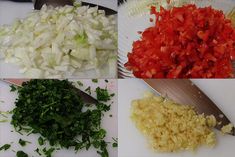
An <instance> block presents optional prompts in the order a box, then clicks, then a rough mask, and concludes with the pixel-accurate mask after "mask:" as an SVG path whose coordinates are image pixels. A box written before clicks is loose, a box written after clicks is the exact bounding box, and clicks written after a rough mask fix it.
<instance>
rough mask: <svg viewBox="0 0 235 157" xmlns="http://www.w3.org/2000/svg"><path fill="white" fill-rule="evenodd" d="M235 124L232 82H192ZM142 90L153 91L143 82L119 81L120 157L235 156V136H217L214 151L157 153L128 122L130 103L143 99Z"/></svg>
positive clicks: (233, 85) (234, 86) (129, 121)
mask: <svg viewBox="0 0 235 157" xmlns="http://www.w3.org/2000/svg"><path fill="white" fill-rule="evenodd" d="M193 82H194V83H195V84H196V85H198V86H199V87H200V88H201V89H202V91H204V92H205V94H207V95H208V96H209V97H210V98H211V99H212V100H213V101H214V102H215V103H216V104H217V106H218V107H219V108H220V109H221V110H222V111H223V112H224V114H225V115H226V116H227V117H228V118H229V119H230V120H231V122H232V123H233V124H235V114H234V113H235V105H234V102H235V97H234V93H235V80H193ZM145 91H152V90H151V89H150V88H149V87H148V86H147V85H146V84H145V83H144V82H143V81H142V80H138V79H125V80H119V81H118V134H119V135H118V136H119V141H118V142H119V147H118V153H119V156H120V157H232V156H234V154H235V149H234V148H235V136H230V135H225V136H222V135H221V134H220V132H216V133H217V138H218V143H217V145H216V147H215V148H208V147H206V146H203V147H200V148H199V149H198V151H196V152H195V153H194V152H191V151H190V152H179V153H156V152H153V151H152V150H151V149H150V148H149V145H148V144H147V141H146V139H145V137H144V136H143V135H142V134H141V133H140V132H139V131H138V130H137V128H136V127H135V126H134V124H133V123H132V121H131V120H130V106H131V100H133V99H138V98H142V96H143V93H144V92H145Z"/></svg>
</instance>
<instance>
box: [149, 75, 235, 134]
mask: <svg viewBox="0 0 235 157" xmlns="http://www.w3.org/2000/svg"><path fill="white" fill-rule="evenodd" d="M144 81H145V82H146V83H147V84H148V85H149V86H150V87H151V88H152V89H153V90H155V91H156V92H157V93H158V94H160V95H162V96H165V97H167V98H169V99H171V100H174V101H175V102H177V103H180V104H185V105H192V106H194V107H195V109H196V111H197V112H198V113H199V114H202V113H204V114H205V115H214V116H215V118H216V120H217V121H218V122H221V123H220V124H217V125H216V126H215V128H216V129H218V130H221V128H222V127H223V126H224V125H227V124H229V123H231V122H230V120H229V119H228V118H227V117H226V115H225V114H224V113H223V112H222V111H221V110H220V109H219V108H218V107H217V106H216V104H215V103H214V102H213V101H212V100H211V99H210V98H209V97H208V96H206V94H204V93H203V92H202V91H201V90H200V89H199V88H198V87H197V86H196V85H195V84H194V83H193V82H192V81H190V80H188V79H174V80H172V79H144ZM231 135H233V136H235V128H233V130H232V132H231Z"/></svg>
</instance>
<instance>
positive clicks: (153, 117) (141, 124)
mask: <svg viewBox="0 0 235 157" xmlns="http://www.w3.org/2000/svg"><path fill="white" fill-rule="evenodd" d="M131 119H132V120H133V122H134V123H135V125H136V127H137V128H138V129H139V130H140V131H141V132H142V133H143V134H144V135H145V136H146V137H147V138H148V140H149V143H150V145H151V147H152V148H153V149H154V150H156V151H159V152H176V151H182V150H195V149H197V148H198V147H199V146H200V145H208V146H215V144H216V137H215V136H216V134H215V132H214V131H213V127H214V126H215V125H216V123H217V122H216V119H215V117H214V116H213V115H211V116H205V115H204V114H200V115H199V114H197V112H196V111H195V110H194V109H193V108H192V107H191V106H189V105H182V104H177V103H175V102H173V101H171V100H166V99H165V98H163V97H159V96H154V95H153V94H152V93H146V94H145V97H144V98H142V99H138V100H133V101H132V106H131Z"/></svg>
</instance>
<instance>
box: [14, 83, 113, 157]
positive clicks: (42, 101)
mask: <svg viewBox="0 0 235 157" xmlns="http://www.w3.org/2000/svg"><path fill="white" fill-rule="evenodd" d="M15 90H17V92H18V95H19V97H18V99H17V100H16V102H15V104H16V107H15V108H14V110H13V116H12V121H11V123H12V125H13V126H14V127H15V129H16V131H19V132H22V131H24V132H28V133H39V134H40V135H41V137H40V138H39V139H38V143H39V145H44V144H45V141H48V142H49V144H50V145H51V148H50V149H48V150H47V148H46V147H45V148H44V149H43V150H41V152H44V154H45V153H47V154H49V155H47V156H48V157H49V156H51V153H52V152H53V151H54V150H55V149H57V148H58V147H59V149H60V148H70V147H72V148H74V149H75V150H76V151H78V150H80V149H83V148H85V149H86V150H88V149H89V148H90V147H91V146H93V147H94V148H96V149H97V153H98V154H100V155H101V156H102V157H108V151H107V149H106V147H107V143H106V142H105V140H104V138H105V136H106V131H105V130H104V129H103V128H102V127H101V120H102V117H103V114H104V112H106V111H109V110H110V105H106V104H104V103H102V102H106V101H108V100H110V99H111V97H112V96H113V95H110V94H109V93H108V91H107V89H101V88H99V87H97V89H96V91H97V99H98V101H99V102H98V103H97V104H94V105H92V104H91V105H87V104H85V103H84V101H83V100H82V98H81V97H80V96H79V95H78V91H77V89H75V87H74V86H73V85H72V83H71V82H69V81H68V80H30V81H28V82H24V83H23V84H22V87H18V88H15V87H13V88H12V91H15ZM21 143H22V142H21ZM37 152H39V154H40V151H39V150H37Z"/></svg>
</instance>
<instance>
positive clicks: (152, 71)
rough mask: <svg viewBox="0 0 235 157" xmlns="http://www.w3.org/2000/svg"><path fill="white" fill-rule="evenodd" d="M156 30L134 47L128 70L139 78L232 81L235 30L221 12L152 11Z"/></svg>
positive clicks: (148, 31)
mask: <svg viewBox="0 0 235 157" xmlns="http://www.w3.org/2000/svg"><path fill="white" fill-rule="evenodd" d="M151 14H153V15H155V16H156V21H155V26H153V27H150V28H147V29H146V30H145V31H143V32H142V34H141V39H140V40H138V41H135V42H134V43H133V48H132V52H131V53H129V54H128V62H127V63H126V64H125V66H126V68H127V69H129V70H131V71H133V74H134V75H135V76H136V77H139V78H229V77H233V69H232V63H231V62H232V59H235V29H234V28H233V27H232V24H231V21H230V20H228V19H226V18H225V15H224V14H223V12H222V11H218V10H215V9H213V8H211V7H205V8H197V7H196V6H195V5H192V4H190V5H185V6H182V7H174V8H172V9H171V10H166V9H164V8H163V7H161V8H160V12H157V11H156V8H155V7H151Z"/></svg>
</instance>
